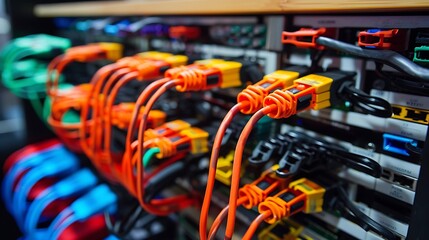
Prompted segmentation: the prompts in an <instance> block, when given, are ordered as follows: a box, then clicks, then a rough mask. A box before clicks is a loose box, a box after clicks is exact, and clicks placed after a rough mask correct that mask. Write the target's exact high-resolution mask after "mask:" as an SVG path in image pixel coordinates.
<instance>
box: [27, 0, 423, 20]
mask: <svg viewBox="0 0 429 240" xmlns="http://www.w3.org/2000/svg"><path fill="white" fill-rule="evenodd" d="M423 10H429V1H428V0H424V1H422V0H408V1H404V0H373V1H369V0H364V1H361V0H325V1H323V0H122V1H98V2H76V3H57V4H39V5H37V6H36V7H35V9H34V11H35V14H36V15H37V16H39V17H59V16H63V17H67V16H70V17H72V16H74V17H78V16H133V15H135V16H138V15H185V14H187V15H196V14H213V15H219V14H258V13H265V14H269V13H273V14H279V13H326V12H330V13H331V12H336V13H342V12H368V11H372V12H376V11H377V12H380V11H400V12H404V11H423Z"/></svg>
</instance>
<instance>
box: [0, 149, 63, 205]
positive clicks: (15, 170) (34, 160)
mask: <svg viewBox="0 0 429 240" xmlns="http://www.w3.org/2000/svg"><path fill="white" fill-rule="evenodd" d="M60 152H65V148H64V147H63V146H61V145H55V146H54V147H52V148H49V149H44V150H43V151H40V152H38V153H34V154H30V155H27V156H25V157H24V158H22V159H21V160H20V161H19V162H17V163H16V164H14V165H13V166H12V167H11V168H10V169H9V171H8V172H7V173H6V174H5V176H4V178H3V183H2V197H3V199H4V202H5V205H6V208H7V209H8V210H9V211H12V206H13V204H12V192H13V187H14V183H15V178H16V177H18V176H20V175H21V173H22V172H24V171H25V170H27V169H29V168H32V167H34V166H38V165H40V164H43V162H44V161H45V160H46V158H47V157H50V155H56V154H58V153H60Z"/></svg>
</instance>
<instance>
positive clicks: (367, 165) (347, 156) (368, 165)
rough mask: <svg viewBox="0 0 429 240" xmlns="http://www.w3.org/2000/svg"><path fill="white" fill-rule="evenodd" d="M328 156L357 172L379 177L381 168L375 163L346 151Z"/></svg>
mask: <svg viewBox="0 0 429 240" xmlns="http://www.w3.org/2000/svg"><path fill="white" fill-rule="evenodd" d="M329 156H331V157H333V158H334V159H335V160H336V161H339V162H340V163H342V164H343V165H346V166H347V167H349V168H353V169H355V170H357V171H359V172H363V173H365V174H368V175H370V176H373V177H375V178H379V177H380V176H381V172H382V168H381V166H380V164H378V163H377V162H376V161H374V160H372V159H370V158H367V157H364V156H361V155H358V154H354V153H350V152H347V151H335V152H333V153H331V154H329Z"/></svg>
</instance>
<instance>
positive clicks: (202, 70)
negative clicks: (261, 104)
mask: <svg viewBox="0 0 429 240" xmlns="http://www.w3.org/2000/svg"><path fill="white" fill-rule="evenodd" d="M241 67H242V64H241V63H239V62H232V61H224V60H220V59H210V60H204V61H198V62H196V63H195V64H192V65H188V66H185V67H179V68H173V69H169V70H168V71H166V73H165V77H167V78H170V79H177V80H179V83H178V84H177V86H176V90H177V91H179V92H186V91H204V90H210V89H212V88H216V87H220V88H229V87H238V86H240V85H241V84H242V81H241V80H242V79H241V78H240V69H241Z"/></svg>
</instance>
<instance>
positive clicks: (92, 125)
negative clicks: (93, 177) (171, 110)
mask: <svg viewBox="0 0 429 240" xmlns="http://www.w3.org/2000/svg"><path fill="white" fill-rule="evenodd" d="M186 62H187V57H185V56H180V55H172V54H168V53H160V52H145V53H141V54H137V55H135V56H132V57H125V58H122V59H120V60H119V61H118V62H116V63H113V64H110V65H107V66H105V67H103V68H101V69H100V70H99V71H97V73H96V74H95V75H94V77H93V79H92V80H91V83H90V84H91V90H90V92H89V94H88V95H87V96H86V97H85V99H86V102H85V104H83V105H82V112H81V122H82V125H81V132H80V141H81V145H82V147H83V150H84V152H85V154H86V155H87V156H88V157H89V158H90V159H91V160H92V161H93V163H94V165H95V166H96V167H97V168H99V169H102V172H104V173H105V175H106V177H108V178H109V179H110V180H112V181H118V175H119V174H118V172H117V171H116V170H115V169H112V164H111V163H112V160H113V158H114V157H113V156H114V154H112V153H111V151H112V149H111V141H112V127H113V126H115V127H117V128H119V129H126V128H127V127H128V125H129V122H130V120H131V113H132V111H133V109H134V105H135V104H134V103H133V102H122V103H119V104H117V105H114V104H115V102H116V101H118V100H119V99H118V98H117V96H118V93H119V91H120V90H121V89H123V88H124V87H125V86H126V85H127V84H128V83H130V82H131V81H133V80H138V81H148V80H153V79H156V78H159V77H160V76H161V75H162V74H163V72H164V71H165V70H167V69H169V68H171V67H176V66H181V65H183V64H185V63H186ZM149 115H150V116H149V118H150V123H151V124H150V126H151V127H156V126H159V125H160V124H162V123H163V122H164V121H165V117H166V115H165V113H163V112H161V111H152V112H150V114H149ZM103 130H104V131H103ZM121 158H122V156H121V154H119V157H115V159H117V160H118V159H119V160H120V159H121ZM115 171H116V172H115ZM115 175H116V177H115Z"/></svg>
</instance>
